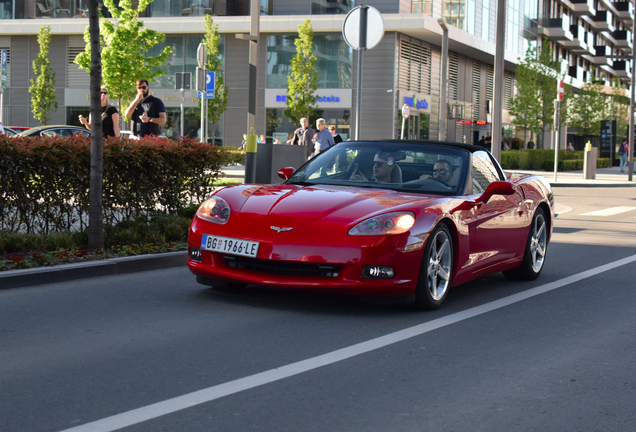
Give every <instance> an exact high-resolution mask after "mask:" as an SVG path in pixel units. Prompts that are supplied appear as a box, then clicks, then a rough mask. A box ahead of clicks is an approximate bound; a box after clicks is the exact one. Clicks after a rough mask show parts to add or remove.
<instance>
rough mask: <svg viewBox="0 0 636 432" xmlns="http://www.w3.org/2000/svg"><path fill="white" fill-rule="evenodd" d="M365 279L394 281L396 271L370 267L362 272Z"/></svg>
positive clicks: (389, 268) (387, 268) (388, 268)
mask: <svg viewBox="0 0 636 432" xmlns="http://www.w3.org/2000/svg"><path fill="white" fill-rule="evenodd" d="M362 277H363V278H365V279H393V278H394V277H395V271H394V270H393V269H392V268H391V267H380V266H368V267H365V268H364V269H363V270H362Z"/></svg>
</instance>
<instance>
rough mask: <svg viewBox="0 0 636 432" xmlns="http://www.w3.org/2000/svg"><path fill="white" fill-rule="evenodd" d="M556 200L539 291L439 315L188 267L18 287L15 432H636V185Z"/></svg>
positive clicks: (450, 303)
mask: <svg viewBox="0 0 636 432" xmlns="http://www.w3.org/2000/svg"><path fill="white" fill-rule="evenodd" d="M555 192H556V195H557V202H558V203H559V205H560V206H559V211H560V212H561V214H560V215H559V217H558V218H557V221H556V226H555V233H554V236H553V240H552V243H551V245H550V247H549V250H548V262H547V264H546V267H545V269H544V272H543V274H542V275H541V277H540V278H539V279H538V280H536V281H534V282H529V283H528V282H526V283H523V282H509V281H507V280H506V279H504V278H503V276H502V275H500V274H498V275H493V276H489V277H486V278H483V279H480V280H477V281H474V282H471V283H468V284H465V285H462V286H460V287H456V288H454V289H453V290H452V291H451V292H450V294H449V297H448V298H447V300H446V302H445V303H444V306H443V307H442V308H441V309H440V310H438V311H434V312H414V311H411V310H409V309H408V308H405V307H403V306H398V305H393V306H391V305H374V304H368V303H361V302H359V301H358V299H357V298H354V297H348V296H335V295H320V294H314V293H294V292H285V291H272V290H257V289H248V290H244V291H240V292H231V291H223V290H214V289H206V288H205V287H203V286H200V285H198V284H197V283H196V282H195V281H194V277H192V276H191V275H190V274H189V272H188V270H187V269H186V268H185V267H177V268H171V269H164V270H159V271H152V272H141V273H133V274H126V275H119V276H105V277H98V278H93V279H84V280H78V281H73V282H65V283H60V284H49V285H40V286H34V287H28V288H19V289H12V290H2V291H0V431H2V432H10V431H19V432H28V431H38V432H40V431H62V430H68V429H70V428H76V429H73V430H75V431H88V430H91V431H110V430H117V429H118V428H120V427H124V429H122V430H125V431H153V432H154V431H188V432H190V431H268V432H269V431H277V432H279V431H294V432H297V431H325V430H330V431H382V432H386V431H436V432H437V431H471V432H474V431H489V432H492V431H541V432H544V431H612V432H615V431H630V432H632V431H634V430H635V428H636V427H635V425H636V410H635V409H634V407H635V405H636V403H635V402H634V401H636V368H635V367H634V364H636V318H635V317H636V314H635V313H634V311H636V290H634V285H635V283H634V281H635V280H636V247H635V246H636V229H635V228H634V226H635V225H636V224H635V223H636V188H632V187H629V188H627V187H624V188H623V187H621V188H593V189H584V188H555ZM610 207H612V208H616V207H621V208H622V209H621V210H623V212H622V213H618V214H614V215H609V216H601V215H598V214H597V215H585V214H586V213H590V212H594V211H599V210H603V211H605V212H606V213H611V212H608V211H607V210H605V209H607V208H610ZM629 207H633V209H629ZM615 211H618V210H615ZM621 260H623V261H621ZM91 422H92V423H91Z"/></svg>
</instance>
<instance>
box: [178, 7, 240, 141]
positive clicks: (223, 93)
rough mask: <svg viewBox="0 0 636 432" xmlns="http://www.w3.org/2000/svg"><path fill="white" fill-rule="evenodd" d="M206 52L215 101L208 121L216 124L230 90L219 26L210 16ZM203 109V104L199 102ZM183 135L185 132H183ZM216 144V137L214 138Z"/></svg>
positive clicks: (223, 110)
mask: <svg viewBox="0 0 636 432" xmlns="http://www.w3.org/2000/svg"><path fill="white" fill-rule="evenodd" d="M204 19H205V37H204V38H203V43H204V44H205V51H206V53H207V57H208V59H207V62H206V63H205V68H206V70H207V71H208V72H214V99H207V101H208V106H207V109H208V121H209V122H210V123H216V122H217V121H219V120H220V119H221V115H222V114H223V113H224V112H225V110H226V106H227V94H228V90H227V88H225V85H224V84H225V79H224V77H223V74H222V73H221V66H222V64H221V63H222V62H221V53H220V52H219V33H218V29H219V26H218V25H217V24H214V23H213V21H212V17H211V16H210V15H205V17H204ZM199 107H201V102H199ZM181 133H183V131H181ZM212 142H214V135H213V136H212Z"/></svg>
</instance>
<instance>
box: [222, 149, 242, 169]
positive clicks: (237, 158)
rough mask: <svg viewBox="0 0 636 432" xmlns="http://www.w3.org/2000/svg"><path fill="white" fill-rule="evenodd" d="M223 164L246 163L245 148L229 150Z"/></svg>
mask: <svg viewBox="0 0 636 432" xmlns="http://www.w3.org/2000/svg"><path fill="white" fill-rule="evenodd" d="M225 155H226V159H225V161H224V163H223V165H245V151H244V150H227V151H226V153H225Z"/></svg>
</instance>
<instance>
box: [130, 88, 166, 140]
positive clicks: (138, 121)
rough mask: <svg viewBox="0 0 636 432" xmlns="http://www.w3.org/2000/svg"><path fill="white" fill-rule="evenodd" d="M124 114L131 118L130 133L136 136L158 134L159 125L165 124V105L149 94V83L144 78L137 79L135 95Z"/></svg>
mask: <svg viewBox="0 0 636 432" xmlns="http://www.w3.org/2000/svg"><path fill="white" fill-rule="evenodd" d="M124 115H125V116H126V117H128V118H130V119H132V121H133V130H132V133H133V134H135V135H137V136H138V137H144V136H147V135H159V125H164V124H166V119H167V117H166V107H165V105H164V104H163V102H162V101H161V99H159V98H156V97H154V96H152V95H151V94H150V85H149V84H148V81H147V80H145V79H138V80H137V96H136V97H135V99H134V100H133V101H132V102H131V103H130V106H129V107H128V108H127V109H126V111H125V112H124Z"/></svg>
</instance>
